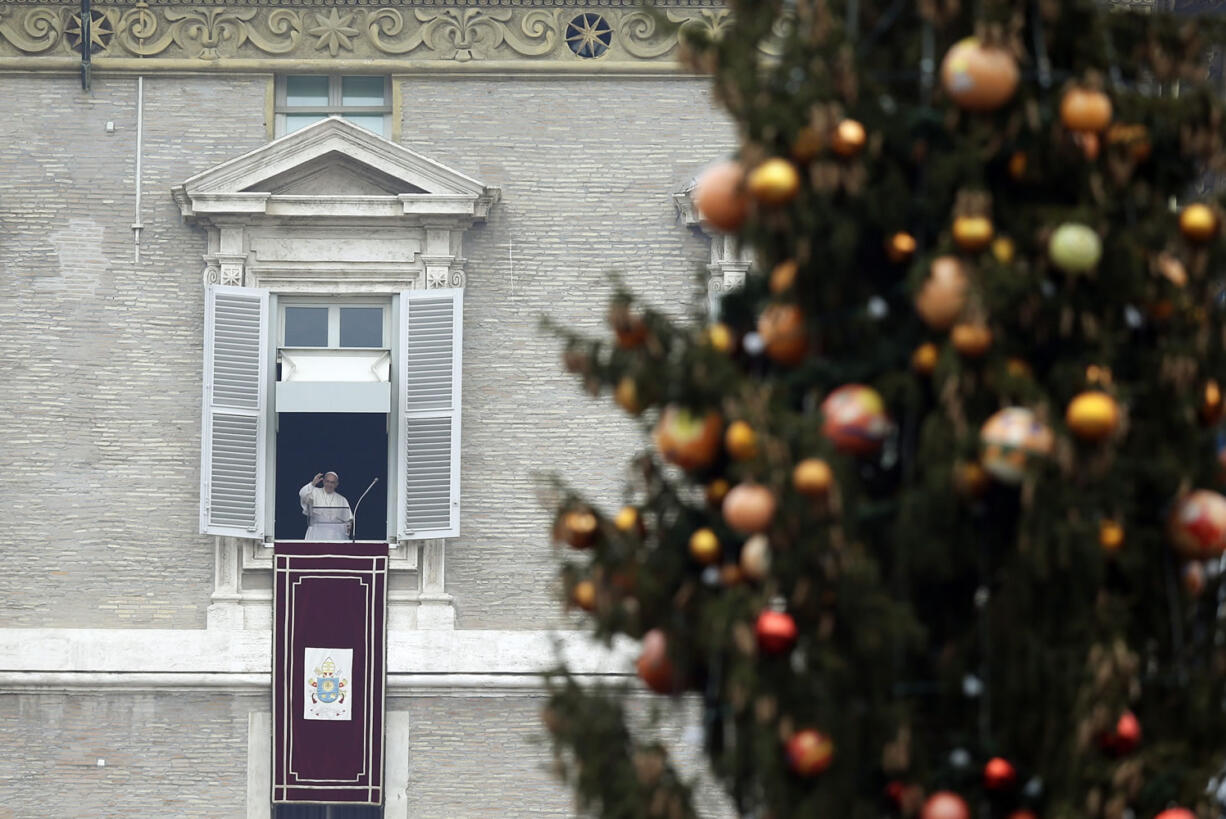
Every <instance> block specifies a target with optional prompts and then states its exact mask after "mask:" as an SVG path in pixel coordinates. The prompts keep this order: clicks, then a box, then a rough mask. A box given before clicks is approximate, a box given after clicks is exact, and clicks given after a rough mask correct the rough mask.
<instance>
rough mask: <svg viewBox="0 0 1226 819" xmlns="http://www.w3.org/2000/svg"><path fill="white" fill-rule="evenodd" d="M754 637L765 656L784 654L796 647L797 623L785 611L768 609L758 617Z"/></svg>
mask: <svg viewBox="0 0 1226 819" xmlns="http://www.w3.org/2000/svg"><path fill="white" fill-rule="evenodd" d="M754 636H755V637H756V638H757V639H758V648H759V649H760V650H761V651H762V653H763V654H769V655H777V654H784V653H786V652H788V651H791V650H792V646H794V645H796V621H795V620H793V619H792V615H790V614H788V613H787V612H785V611H771V610H769V609H768V610H767V611H764V612H762V613H761V614H759V615H758V620H757V622H756V623H754Z"/></svg>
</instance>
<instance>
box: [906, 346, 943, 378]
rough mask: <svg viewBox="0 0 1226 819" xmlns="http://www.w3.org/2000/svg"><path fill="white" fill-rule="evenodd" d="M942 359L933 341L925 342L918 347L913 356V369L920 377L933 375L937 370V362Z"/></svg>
mask: <svg viewBox="0 0 1226 819" xmlns="http://www.w3.org/2000/svg"><path fill="white" fill-rule="evenodd" d="M940 357H941V352H940V350H938V349H937V345H935V344H933V343H932V342H931V341H925V342H924V343H923V344H921V345H920V346H918V347H916V348H915V352H913V353H912V354H911V369H913V370H915V371H916V372H917V373H919V374H920V375H932V373H933V372H934V371H935V370H936V368H937V360H938V359H939V358H940Z"/></svg>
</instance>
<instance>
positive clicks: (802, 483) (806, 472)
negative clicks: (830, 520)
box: [792, 458, 834, 498]
mask: <svg viewBox="0 0 1226 819" xmlns="http://www.w3.org/2000/svg"><path fill="white" fill-rule="evenodd" d="M833 485H834V472H833V471H832V470H831V469H830V464H828V463H826V462H825V461H823V460H822V459H821V458H805V459H804V460H803V461H801V462H800V463H798V464H796V467H795V468H794V469H793V470H792V488H794V489H795V490H796V491H797V492H799V493H800V494H802V495H808V496H809V497H811V498H820V497H824V496H825V495H826V494H827V493H828V492H830V487H831V486H833Z"/></svg>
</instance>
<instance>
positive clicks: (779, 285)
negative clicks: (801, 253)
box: [770, 259, 800, 295]
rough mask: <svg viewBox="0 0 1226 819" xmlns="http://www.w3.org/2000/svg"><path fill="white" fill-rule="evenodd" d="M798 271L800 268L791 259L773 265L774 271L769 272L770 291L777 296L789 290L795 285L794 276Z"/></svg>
mask: <svg viewBox="0 0 1226 819" xmlns="http://www.w3.org/2000/svg"><path fill="white" fill-rule="evenodd" d="M799 270H800V266H799V265H797V264H796V262H795V261H794V260H792V259H788V260H787V261H785V262H780V263H779V264H777V265H775V269H774V270H772V271H771V277H770V291H771V292H772V293H774V294H775V295H779V294H780V293H783V292H785V291H787V290H791V289H792V285H794V284H795V283H796V274H797V272H798V271H799Z"/></svg>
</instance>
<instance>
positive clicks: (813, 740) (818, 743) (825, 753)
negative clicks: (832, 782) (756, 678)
mask: <svg viewBox="0 0 1226 819" xmlns="http://www.w3.org/2000/svg"><path fill="white" fill-rule="evenodd" d="M789 619H791V618H789ZM787 755H788V767H789V768H791V769H792V772H793V773H795V774H798V775H799V776H817V775H818V774H820V773H821V772H822V771H824V770H826V769H827V768H829V767H830V763H831V762H832V761H833V760H834V743H833V742H831V741H830V737H828V736H826V735H825V734H823V733H821V732H820V731H815V730H813V729H812V728H806V729H804V730H803V731H797V732H796V733H794V734H792V738H791V739H789V740H788V743H787Z"/></svg>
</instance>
